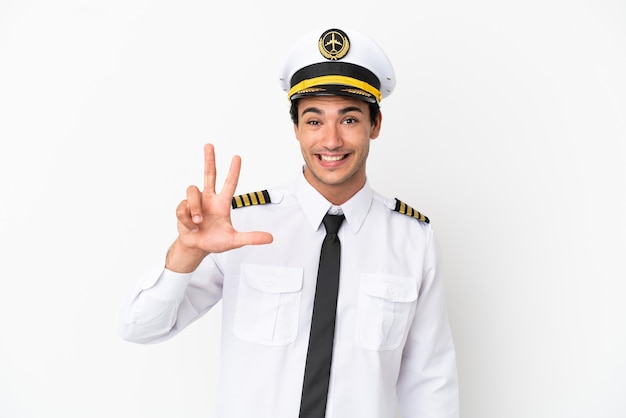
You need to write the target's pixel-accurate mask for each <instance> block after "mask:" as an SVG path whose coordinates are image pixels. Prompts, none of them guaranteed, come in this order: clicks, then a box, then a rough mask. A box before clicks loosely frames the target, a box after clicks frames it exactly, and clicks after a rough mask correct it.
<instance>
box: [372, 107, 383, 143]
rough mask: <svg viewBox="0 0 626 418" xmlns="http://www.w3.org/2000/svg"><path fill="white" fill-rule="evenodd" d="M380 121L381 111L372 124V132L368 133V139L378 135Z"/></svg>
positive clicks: (381, 121) (381, 120)
mask: <svg viewBox="0 0 626 418" xmlns="http://www.w3.org/2000/svg"><path fill="white" fill-rule="evenodd" d="M382 123H383V112H379V113H378V117H377V118H376V120H375V121H374V123H373V124H372V132H371V133H370V139H376V138H378V135H380V127H381V125H382Z"/></svg>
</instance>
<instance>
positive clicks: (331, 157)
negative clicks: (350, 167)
mask: <svg viewBox="0 0 626 418" xmlns="http://www.w3.org/2000/svg"><path fill="white" fill-rule="evenodd" d="M347 156H348V154H342V155H322V154H318V155H317V158H318V159H319V160H321V161H324V162H327V163H332V162H335V161H341V160H343V159H344V158H346V157H347Z"/></svg>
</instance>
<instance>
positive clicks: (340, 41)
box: [317, 29, 350, 60]
mask: <svg viewBox="0 0 626 418" xmlns="http://www.w3.org/2000/svg"><path fill="white" fill-rule="evenodd" d="M317 47H318V49H319V50H320V53H321V54H322V55H323V56H324V57H325V58H327V59H329V60H340V59H342V58H343V57H345V56H346V54H347V53H348V51H349V50H350V40H349V39H348V35H346V33H345V32H344V31H342V30H339V29H329V30H327V31H326V32H324V33H323V34H322V36H320V39H319V41H318V43H317Z"/></svg>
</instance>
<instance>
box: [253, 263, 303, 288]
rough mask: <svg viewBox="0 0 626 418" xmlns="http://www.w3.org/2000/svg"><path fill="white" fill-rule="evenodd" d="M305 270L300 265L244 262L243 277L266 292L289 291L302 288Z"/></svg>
mask: <svg viewBox="0 0 626 418" xmlns="http://www.w3.org/2000/svg"><path fill="white" fill-rule="evenodd" d="M302 274H303V271H302V269H301V268H298V267H283V266H264V265H260V264H242V265H241V279H242V280H244V281H245V283H246V284H247V285H248V286H250V287H252V288H254V289H257V290H259V291H261V292H264V293H289V292H297V291H299V290H300V289H302Z"/></svg>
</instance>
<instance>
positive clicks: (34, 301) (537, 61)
mask: <svg viewBox="0 0 626 418" xmlns="http://www.w3.org/2000/svg"><path fill="white" fill-rule="evenodd" d="M326 26H344V27H352V28H356V29H360V30H363V31H366V32H367V33H369V34H371V35H372V36H373V37H374V38H375V39H376V40H377V41H378V43H379V44H381V45H382V46H383V47H384V49H385V50H386V51H387V54H388V55H389V57H390V58H391V59H392V61H393V63H394V66H395V68H396V73H397V78H398V85H397V89H396V92H395V93H394V94H393V95H391V96H390V97H389V98H388V99H386V100H384V101H383V115H384V121H383V132H382V135H381V137H380V138H379V139H377V140H376V141H375V142H374V143H373V145H372V150H371V156H370V163H369V166H368V168H369V178H370V181H371V183H372V185H373V186H374V187H375V188H376V189H377V190H379V191H381V192H383V193H384V194H386V195H388V196H390V197H398V198H400V199H402V200H404V201H406V202H408V203H409V204H411V205H412V206H414V207H416V208H417V209H418V210H420V211H422V212H424V213H426V214H427V215H428V216H429V217H430V218H431V220H432V223H433V225H434V227H435V229H436V230H437V233H438V236H439V241H440V242H441V247H442V250H443V257H444V266H445V273H446V289H447V299H448V303H449V309H450V319H451V323H452V327H453V332H454V335H455V340H456V345H457V350H458V362H459V374H460V382H461V408H462V409H461V415H462V417H463V418H566V417H567V418H583V417H585V418H587V417H602V418H623V417H626V397H625V396H624V394H625V391H626V299H625V292H624V291H625V290H626V286H625V283H624V282H625V280H626V267H625V260H626V220H625V219H626V217H625V213H626V191H625V182H626V181H625V179H626V168H625V165H626V145H625V144H624V143H625V141H626V81H625V80H626V4H625V3H624V2H623V1H621V0H615V1H609V0H601V1H599V0H593V1H592V0H588V1H584V0H574V1H565V0H562V1H559V0H542V1H539V0H529V1H523V2H522V1H517V2H512V1H507V2H503V1H495V0H493V1H489V0H476V1H471V2H468V1H461V0H457V1H421V0H420V1H415V2H412V1H403V2H393V1H385V2H381V1H364V0H351V1H337V2H335V3H323V4H319V3H311V2H294V1H291V0H289V1H288V0H284V1H274V2H271V1H270V2H258V1H252V0H244V1H241V2H223V3H220V4H218V3H217V2H210V1H185V0H183V1H177V2H174V1H147V0H123V1H122V0H108V1H79V0H74V1H72V0H58V1H28V0H21V1H17V0H2V2H1V3H0V144H1V147H0V196H1V199H2V201H1V204H0V275H1V277H0V318H1V320H2V324H1V327H0V417H3V418H26V417H52V416H54V417H57V416H63V417H66V418H74V417H76V418H78V417H81V418H83V417H90V418H100V417H117V418H127V417H128V418H131V417H132V418H136V417H171V416H177V417H183V416H184V417H186V418H193V417H207V416H208V415H209V411H210V408H211V405H212V400H213V390H214V388H215V383H216V375H217V370H216V367H217V364H218V361H217V357H218V345H219V337H218V336H219V334H218V328H219V310H216V311H214V312H211V313H210V314H209V315H207V316H206V317H204V318H203V319H202V320H201V321H199V322H196V323H195V324H194V325H193V326H191V327H190V328H188V329H187V330H186V331H184V332H183V333H182V334H181V335H179V336H178V337H176V338H175V339H173V340H170V341H168V342H165V343H162V344H158V345H148V346H141V345H135V344H131V343H127V342H124V341H122V340H121V339H120V338H119V337H118V335H117V331H116V312H117V309H118V306H119V304H120V303H121V301H122V299H123V297H124V295H125V294H126V292H127V291H128V290H129V289H130V288H131V286H132V285H133V284H134V283H135V281H136V279H137V278H138V276H139V274H140V273H141V272H142V271H143V270H144V269H145V268H146V267H147V266H148V265H150V264H151V263H152V262H154V260H155V259H158V257H160V256H161V254H162V253H163V251H164V250H165V249H166V248H167V246H168V245H169V244H170V242H171V241H172V240H173V238H174V236H175V217H174V208H175V206H176V205H177V204H178V202H179V201H180V200H181V199H182V198H183V197H184V191H185V188H186V186H187V185H189V184H198V183H200V182H201V180H202V144H204V143H205V142H208V141H211V142H214V143H215V144H216V149H217V154H218V169H219V170H221V173H224V171H225V169H226V167H227V166H228V163H229V161H230V156H231V155H233V154H235V153H238V154H240V155H241V156H242V158H243V170H242V175H241V182H240V187H239V188H238V191H239V192H247V191H253V190H259V189H262V188H266V187H270V186H273V185H276V184H277V183H282V182H283V181H284V180H286V179H291V178H293V177H294V175H295V171H296V170H297V169H298V168H299V167H300V165H301V163H302V160H301V156H300V154H299V148H298V145H297V142H296V141H295V139H294V137H293V133H292V130H291V129H292V128H291V124H290V121H289V118H288V114H287V109H288V104H287V100H286V97H285V95H284V93H283V92H282V91H280V89H279V87H278V81H277V68H278V64H279V62H280V59H282V56H283V53H284V50H285V48H287V47H288V46H290V44H291V41H292V38H293V37H294V36H297V35H299V34H300V33H302V32H303V31H305V30H307V31H308V30H309V29H315V28H319V27H322V28H324V27H326ZM222 178H223V177H222ZM218 181H219V180H218ZM242 401H245V400H242Z"/></svg>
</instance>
